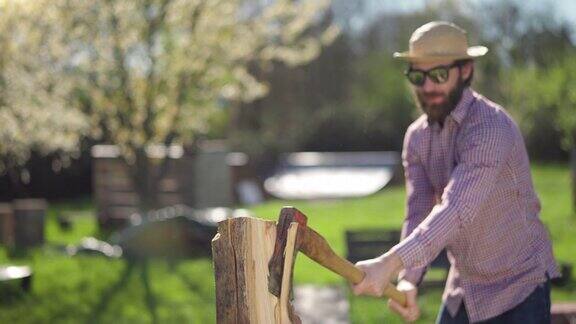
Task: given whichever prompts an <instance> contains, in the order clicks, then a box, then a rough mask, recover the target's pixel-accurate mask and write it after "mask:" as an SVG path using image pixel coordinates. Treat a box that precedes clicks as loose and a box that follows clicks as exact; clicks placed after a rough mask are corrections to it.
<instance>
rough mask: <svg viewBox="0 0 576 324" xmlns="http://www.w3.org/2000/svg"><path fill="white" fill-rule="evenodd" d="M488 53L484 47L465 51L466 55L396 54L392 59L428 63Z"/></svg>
mask: <svg viewBox="0 0 576 324" xmlns="http://www.w3.org/2000/svg"><path fill="white" fill-rule="evenodd" d="M486 53H488V48H487V47H485V46H472V47H469V48H468V50H467V51H466V54H459V55H450V54H446V55H411V54H410V52H396V53H394V58H396V59H400V60H404V61H410V62H429V61H443V60H464V59H475V58H478V57H481V56H484V55H486Z"/></svg>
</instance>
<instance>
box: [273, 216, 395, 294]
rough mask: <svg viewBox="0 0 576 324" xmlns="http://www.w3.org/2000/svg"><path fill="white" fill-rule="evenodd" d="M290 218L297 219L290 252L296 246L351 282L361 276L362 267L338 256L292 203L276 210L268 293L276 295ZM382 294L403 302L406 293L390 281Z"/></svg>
mask: <svg viewBox="0 0 576 324" xmlns="http://www.w3.org/2000/svg"><path fill="white" fill-rule="evenodd" d="M292 222H296V223H298V232H297V234H296V246H295V247H294V253H296V251H298V250H299V251H301V252H303V253H304V254H305V255H306V256H308V257H309V258H310V259H312V260H314V261H316V262H317V263H319V264H320V265H322V266H324V267H325V268H328V269H330V270H331V271H333V272H334V273H337V274H339V275H340V276H342V277H344V278H346V280H348V281H350V282H352V283H354V284H357V283H359V282H361V281H362V279H364V272H362V270H360V269H358V268H356V267H355V266H354V265H353V264H352V263H350V261H348V260H346V259H344V258H342V257H340V256H338V255H337V254H336V253H335V252H334V250H332V248H331V247H330V245H329V244H328V242H326V239H324V237H322V236H321V235H320V234H318V233H317V232H316V231H314V230H313V229H311V228H309V227H308V226H307V225H306V223H307V218H306V216H305V215H304V214H302V212H300V211H299V210H298V209H296V208H294V207H284V208H282V210H281V212H280V217H279V219H278V223H277V225H276V242H275V243H274V253H273V254H272V257H271V258H270V262H269V263H268V270H269V276H268V290H269V291H270V293H272V294H273V295H275V296H278V297H279V296H280V289H281V286H282V284H281V283H282V271H283V269H284V249H285V248H286V238H287V231H288V228H289V226H290V224H291V223H292ZM292 266H293V265H292ZM384 295H385V296H387V297H389V298H391V299H393V300H395V301H397V302H398V303H400V304H401V305H406V295H405V294H404V293H402V292H400V291H399V290H398V289H396V287H394V286H393V285H388V286H387V287H386V289H385V290H384Z"/></svg>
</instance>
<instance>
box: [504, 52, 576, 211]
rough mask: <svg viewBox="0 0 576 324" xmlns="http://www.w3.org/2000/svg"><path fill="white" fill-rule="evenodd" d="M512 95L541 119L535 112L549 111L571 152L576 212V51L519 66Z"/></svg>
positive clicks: (530, 116) (518, 108)
mask: <svg viewBox="0 0 576 324" xmlns="http://www.w3.org/2000/svg"><path fill="white" fill-rule="evenodd" d="M508 85H509V89H510V91H509V95H510V98H509V99H510V101H511V104H512V106H513V107H515V109H516V111H517V112H518V113H519V114H520V115H522V116H524V117H525V118H526V119H528V120H531V121H532V123H534V124H537V123H540V122H541V120H540V119H537V118H534V117H533V116H535V115H538V114H540V115H548V116H551V119H552V120H553V121H554V126H555V128H556V129H557V130H559V131H560V133H561V134H562V144H563V147H564V148H565V149H566V150H567V151H568V152H570V153H571V166H572V193H573V194H572V197H573V209H574V212H576V113H575V112H576V91H575V90H574V89H576V53H574V52H572V53H570V54H568V55H565V56H564V57H563V58H562V59H561V60H558V61H557V62H556V63H554V64H552V65H551V66H549V67H547V68H539V67H537V66H531V67H521V68H516V69H514V70H513V72H512V73H510V79H509V82H508Z"/></svg>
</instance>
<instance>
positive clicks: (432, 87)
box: [411, 61, 471, 123]
mask: <svg viewBox="0 0 576 324" xmlns="http://www.w3.org/2000/svg"><path fill="white" fill-rule="evenodd" d="M453 63H454V61H439V62H438V61H437V62H434V63H412V64H411V69H413V70H421V71H430V70H432V69H434V68H436V67H439V66H451V65H452V64H453ZM470 72H471V64H466V65H463V66H462V67H458V66H453V67H451V68H450V69H449V70H448V79H447V80H446V82H444V83H435V82H434V81H432V80H431V79H430V77H428V76H427V77H426V78H425V80H424V83H423V84H422V85H421V86H416V85H413V84H412V90H413V93H414V95H415V99H416V102H417V104H418V106H419V107H420V108H421V109H422V110H423V111H424V113H426V115H428V118H429V119H430V120H431V121H433V122H434V121H439V122H441V123H443V122H444V119H445V118H446V116H448V115H449V114H450V112H451V111H452V110H454V108H455V107H456V105H457V104H458V102H459V101H460V98H461V96H462V92H463V91H464V88H465V85H464V80H466V79H467V78H468V77H469V75H470Z"/></svg>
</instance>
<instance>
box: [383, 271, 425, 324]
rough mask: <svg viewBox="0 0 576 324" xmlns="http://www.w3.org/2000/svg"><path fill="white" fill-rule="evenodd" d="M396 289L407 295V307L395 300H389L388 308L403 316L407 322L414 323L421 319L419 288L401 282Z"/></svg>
mask: <svg viewBox="0 0 576 324" xmlns="http://www.w3.org/2000/svg"><path fill="white" fill-rule="evenodd" d="M396 288H398V290H400V291H403V292H405V293H406V306H402V305H400V304H399V303H398V302H396V301H395V300H392V299H389V300H388V307H389V308H390V309H391V310H392V311H393V312H394V313H397V314H398V315H400V316H402V318H404V320H405V321H407V322H414V321H415V320H417V319H418V317H420V308H419V307H418V302H417V297H418V288H416V287H415V286H414V285H413V284H412V283H411V282H409V281H406V280H400V282H398V285H397V286H396Z"/></svg>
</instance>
